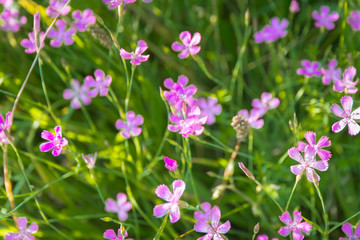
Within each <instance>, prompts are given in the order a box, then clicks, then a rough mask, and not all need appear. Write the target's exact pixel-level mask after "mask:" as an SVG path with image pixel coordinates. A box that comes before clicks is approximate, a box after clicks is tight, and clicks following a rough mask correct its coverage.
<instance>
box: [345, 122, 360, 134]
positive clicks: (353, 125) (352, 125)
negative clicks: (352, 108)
mask: <svg viewBox="0 0 360 240" xmlns="http://www.w3.org/2000/svg"><path fill="white" fill-rule="evenodd" d="M348 128H349V134H350V135H353V136H354V135H357V134H358V133H359V132H360V126H359V124H358V123H357V122H355V121H354V120H353V119H351V120H350V121H349V122H348Z"/></svg>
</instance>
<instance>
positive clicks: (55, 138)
mask: <svg viewBox="0 0 360 240" xmlns="http://www.w3.org/2000/svg"><path fill="white" fill-rule="evenodd" d="M54 129H55V135H54V134H52V133H51V132H49V131H46V130H44V131H42V133H41V138H42V139H45V140H48V141H49V142H45V143H42V144H40V151H41V152H48V151H50V150H52V155H54V156H59V155H60V154H61V152H62V150H63V147H65V146H66V145H68V141H67V139H66V138H64V137H62V132H61V127H60V126H56V127H55V128H54Z"/></svg>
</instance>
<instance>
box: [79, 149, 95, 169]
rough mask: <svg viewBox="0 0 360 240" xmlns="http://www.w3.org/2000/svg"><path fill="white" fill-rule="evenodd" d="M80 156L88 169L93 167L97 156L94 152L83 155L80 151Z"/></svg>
mask: <svg viewBox="0 0 360 240" xmlns="http://www.w3.org/2000/svg"><path fill="white" fill-rule="evenodd" d="M81 156H82V158H83V159H84V161H85V163H86V165H87V167H88V168H89V169H93V168H94V167H95V163H96V157H97V153H96V152H95V153H94V155H92V154H88V155H84V154H83V153H82V154H81Z"/></svg>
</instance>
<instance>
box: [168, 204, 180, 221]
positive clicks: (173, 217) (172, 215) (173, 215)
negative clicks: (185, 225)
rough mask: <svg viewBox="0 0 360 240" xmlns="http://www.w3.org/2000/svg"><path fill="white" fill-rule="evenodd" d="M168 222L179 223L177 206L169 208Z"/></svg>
mask: <svg viewBox="0 0 360 240" xmlns="http://www.w3.org/2000/svg"><path fill="white" fill-rule="evenodd" d="M169 216H170V222H172V223H175V222H177V221H179V219H180V208H179V206H178V205H176V204H174V205H172V206H171V209H170V214H169Z"/></svg>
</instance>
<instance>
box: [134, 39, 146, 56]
mask: <svg viewBox="0 0 360 240" xmlns="http://www.w3.org/2000/svg"><path fill="white" fill-rule="evenodd" d="M147 48H148V45H147V44H146V42H145V41H144V40H139V41H138V43H137V46H136V50H135V53H138V54H142V53H143V52H145V51H146V49H147Z"/></svg>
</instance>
